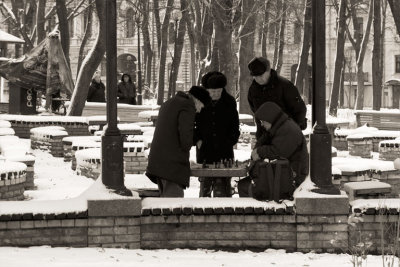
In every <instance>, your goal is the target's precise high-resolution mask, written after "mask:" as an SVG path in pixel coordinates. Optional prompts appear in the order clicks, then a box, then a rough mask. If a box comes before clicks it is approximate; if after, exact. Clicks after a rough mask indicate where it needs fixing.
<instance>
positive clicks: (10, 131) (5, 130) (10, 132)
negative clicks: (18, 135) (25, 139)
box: [0, 128, 15, 136]
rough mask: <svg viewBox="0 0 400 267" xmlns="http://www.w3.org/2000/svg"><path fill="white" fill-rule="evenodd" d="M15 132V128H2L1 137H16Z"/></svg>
mask: <svg viewBox="0 0 400 267" xmlns="http://www.w3.org/2000/svg"><path fill="white" fill-rule="evenodd" d="M14 134H15V131H14V129H13V128H0V136H4V135H14Z"/></svg>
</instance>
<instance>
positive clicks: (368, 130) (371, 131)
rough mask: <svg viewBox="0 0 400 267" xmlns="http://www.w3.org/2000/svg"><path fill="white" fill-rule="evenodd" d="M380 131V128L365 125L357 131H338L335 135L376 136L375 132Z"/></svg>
mask: <svg viewBox="0 0 400 267" xmlns="http://www.w3.org/2000/svg"><path fill="white" fill-rule="evenodd" d="M377 131H379V130H378V128H375V127H368V126H367V125H363V126H361V127H358V128H356V129H336V130H335V135H337V136H349V135H354V134H371V135H374V133H375V132H377Z"/></svg>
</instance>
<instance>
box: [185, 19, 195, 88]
mask: <svg viewBox="0 0 400 267" xmlns="http://www.w3.org/2000/svg"><path fill="white" fill-rule="evenodd" d="M193 18H194V16H193V13H192V12H190V13H189V15H188V19H187V20H186V28H187V33H188V37H189V44H190V82H191V84H192V85H195V84H196V47H195V43H196V39H195V34H194V28H193V24H192V22H193V21H194V19H193Z"/></svg>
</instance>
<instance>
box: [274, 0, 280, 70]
mask: <svg viewBox="0 0 400 267" xmlns="http://www.w3.org/2000/svg"><path fill="white" fill-rule="evenodd" d="M282 1H283V0H276V4H275V18H274V26H275V27H274V33H275V34H274V37H275V38H274V59H273V61H272V67H273V68H275V66H276V63H277V62H278V54H279V29H280V27H279V26H280V23H278V18H279V16H280V15H282V14H279V12H281V11H282Z"/></svg>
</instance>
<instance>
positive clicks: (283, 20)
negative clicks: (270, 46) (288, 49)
mask: <svg viewBox="0 0 400 267" xmlns="http://www.w3.org/2000/svg"><path fill="white" fill-rule="evenodd" d="M281 1H282V3H281V5H282V11H281V13H282V17H281V21H280V22H279V42H278V44H279V46H278V56H277V60H276V65H275V70H276V72H277V73H278V74H279V73H280V72H281V68H282V63H283V48H284V46H285V26H286V15H287V3H286V0H281Z"/></svg>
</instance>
